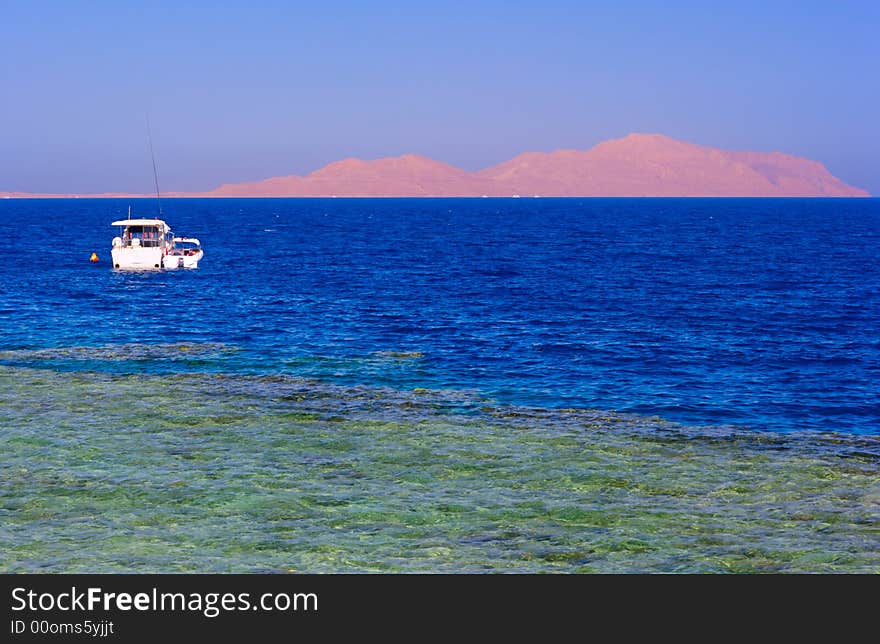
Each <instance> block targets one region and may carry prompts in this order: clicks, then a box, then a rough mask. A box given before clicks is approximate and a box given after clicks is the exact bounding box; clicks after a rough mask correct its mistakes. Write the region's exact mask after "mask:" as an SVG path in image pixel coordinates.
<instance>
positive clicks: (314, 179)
mask: <svg viewBox="0 0 880 644" xmlns="http://www.w3.org/2000/svg"><path fill="white" fill-rule="evenodd" d="M519 195H523V196H532V195H540V196H547V197H552V196H560V197H800V196H803V197H867V196H870V195H869V194H868V192H867V191H865V190H862V189H860V188H856V187H854V186H851V185H848V184H847V183H845V182H844V181H842V180H841V179H839V178H838V177H836V176H834V175H832V174H831V173H830V172H829V171H828V169H827V168H825V166H824V165H823V164H822V163H820V162H819V161H815V160H812V159H807V158H803V157H796V156H793V155H790V154H786V153H783V152H754V151H729V150H723V149H720V148H714V147H709V146H703V145H698V144H695V143H690V142H687V141H681V140H678V139H673V138H671V137H668V136H665V135H662V134H646V133H632V134H629V135H627V136H625V137H622V138H619V139H610V140H607V141H602V142H601V143H598V144H596V145H595V146H593V147H592V148H590V149H589V150H574V149H560V150H555V151H553V152H523V153H521V154H519V155H517V156H515V157H513V158H512V159H508V160H507V161H503V162H501V163H498V164H495V165H493V166H490V167H488V168H484V169H482V170H478V171H475V172H468V171H466V170H463V169H461V168H457V167H455V166H453V165H450V164H448V163H443V162H441V161H436V160H434V159H431V158H429V157H426V156H423V155H418V154H403V155H400V156H397V157H383V158H379V159H373V160H364V159H358V158H353V157H350V158H346V159H341V160H339V161H334V162H332V163H329V164H327V165H325V166H323V167H321V168H318V169H317V170H314V171H313V172H310V173H309V174H306V175H295V174H291V175H287V176H279V177H270V178H267V179H262V180H259V181H248V182H237V183H224V184H221V185H220V186H218V187H217V188H215V189H214V190H210V191H208V192H176V193H166V195H165V196H168V197H332V196H339V197H478V196H519ZM9 196H13V197H27V196H44V197H45V196H85V195H46V194H40V195H36V194H24V193H3V192H0V197H9ZM88 196H91V197H120V196H132V195H129V194H123V193H104V194H101V195H88ZM142 196H149V195H142Z"/></svg>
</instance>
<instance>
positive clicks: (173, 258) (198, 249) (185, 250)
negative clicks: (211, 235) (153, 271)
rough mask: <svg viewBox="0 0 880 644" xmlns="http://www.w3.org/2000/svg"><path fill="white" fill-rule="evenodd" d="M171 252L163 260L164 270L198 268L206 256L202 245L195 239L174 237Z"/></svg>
mask: <svg viewBox="0 0 880 644" xmlns="http://www.w3.org/2000/svg"><path fill="white" fill-rule="evenodd" d="M171 241H172V246H171V250H170V251H168V253H167V254H166V255H165V257H163V258H162V268H198V267H199V260H200V259H202V256H204V254H205V251H203V250H202V243H201V242H200V241H199V240H198V239H196V238H195V237H174V238H173V239H172V240H171Z"/></svg>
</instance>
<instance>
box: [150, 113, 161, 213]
mask: <svg viewBox="0 0 880 644" xmlns="http://www.w3.org/2000/svg"><path fill="white" fill-rule="evenodd" d="M147 138H148V139H149V140H150V158H151V159H152V160H153V180H154V181H155V182H156V203H158V204H159V217H160V218H161V217H162V199H160V198H159V173H158V172H156V155H155V154H153V133H152V132H151V131H150V115H149V113H148V114H147Z"/></svg>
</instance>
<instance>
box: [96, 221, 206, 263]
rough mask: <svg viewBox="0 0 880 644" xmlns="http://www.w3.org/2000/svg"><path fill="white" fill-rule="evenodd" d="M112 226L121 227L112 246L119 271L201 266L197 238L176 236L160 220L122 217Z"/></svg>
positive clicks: (200, 254)
mask: <svg viewBox="0 0 880 644" xmlns="http://www.w3.org/2000/svg"><path fill="white" fill-rule="evenodd" d="M112 225H113V226H120V227H121V228H122V232H121V234H120V235H119V236H116V237H114V238H113V243H112V248H111V249H110V256H111V258H112V259H113V268H117V269H119V270H155V269H162V268H198V265H199V260H200V259H201V258H202V256H203V255H204V251H202V248H201V244H200V243H199V240H198V239H193V238H189V237H175V236H174V233H172V232H171V228H170V227H169V226H168V224H167V223H165V222H164V221H162V220H161V219H120V220H119V221H114V222H113V224H112ZM178 243H179V244H180V245H179V246H178Z"/></svg>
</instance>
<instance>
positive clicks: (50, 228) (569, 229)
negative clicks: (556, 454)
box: [0, 198, 880, 434]
mask: <svg viewBox="0 0 880 644" xmlns="http://www.w3.org/2000/svg"><path fill="white" fill-rule="evenodd" d="M129 203H132V204H133V215H134V216H154V215H155V214H156V210H155V202H151V201H139V200H133V201H129V200H83V199H80V200H2V201H0V256H2V257H3V258H4V259H3V261H0V352H4V353H3V354H2V355H4V356H5V358H4V359H3V360H2V361H3V362H5V363H7V364H19V365H24V366H43V367H45V366H49V367H53V368H58V369H65V370H71V369H73V370H76V369H83V370H94V369H102V370H111V369H112V370H117V371H119V370H121V371H149V372H157V371H165V370H174V371H193V370H196V371H202V370H208V371H224V372H246V373H287V374H295V375H304V376H308V377H317V378H320V379H324V380H328V381H333V382H342V383H364V384H378V385H384V386H390V387H394V388H405V389H411V388H415V387H425V388H451V389H468V390H475V391H477V392H479V393H481V394H483V395H485V396H487V397H490V398H493V399H495V400H497V401H499V402H509V403H515V404H523V405H534V406H542V407H572V406H578V407H583V406H586V407H597V408H603V409H613V410H618V411H626V412H634V413H638V414H646V415H658V416H661V417H663V418H666V419H668V420H673V421H678V422H684V423H688V424H736V425H744V426H748V427H752V428H755V429H759V430H771V431H796V430H823V431H840V432H849V433H859V434H878V433H880V396H878V391H880V261H878V260H880V256H878V244H880V200H878V199H812V200H811V199H546V198H544V199H253V200H246V199H222V200H207V199H205V200H200V199H197V200H188V199H179V200H172V199H167V200H164V201H163V208H164V218H165V219H166V220H167V221H168V222H169V223H170V224H171V225H172V226H173V227H174V230H175V232H176V233H177V234H186V235H191V236H196V237H199V238H200V239H201V240H202V243H203V246H204V248H205V251H206V256H205V258H204V260H203V262H202V266H201V268H199V269H198V270H197V271H176V272H162V273H158V272H157V273H119V272H114V271H112V270H111V268H110V252H109V250H110V240H111V238H112V237H113V235H114V234H115V231H114V229H112V228H111V227H110V225H109V224H110V222H111V221H113V220H114V219H117V218H123V217H124V216H125V213H126V210H127V207H128V205H129ZM92 251H96V252H97V253H98V254H99V256H100V258H101V261H100V263H99V264H97V265H92V264H90V263H89V261H88V258H89V255H90V254H91V253H92ZM176 342H187V343H224V344H226V345H229V346H230V347H233V348H237V349H238V350H237V351H230V352H222V353H219V354H217V355H207V356H202V357H198V356H196V357H194V358H193V359H192V360H131V361H119V360H114V361H107V360H98V359H96V360H90V359H76V360H62V359H53V360H47V359H46V355H45V354H40V355H39V357H37V355H36V354H33V355H32V354H30V353H29V351H30V350H42V349H48V348H61V347H84V346H85V347H100V346H106V345H108V344H115V343H126V344H130V343H131V344H143V345H150V344H162V343H176ZM137 350H138V349H137V347H132V348H131V351H132V352H133V353H135V352H137ZM401 354H405V355H401ZM81 357H82V355H81V354H80V358H81ZM133 357H137V356H133Z"/></svg>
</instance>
